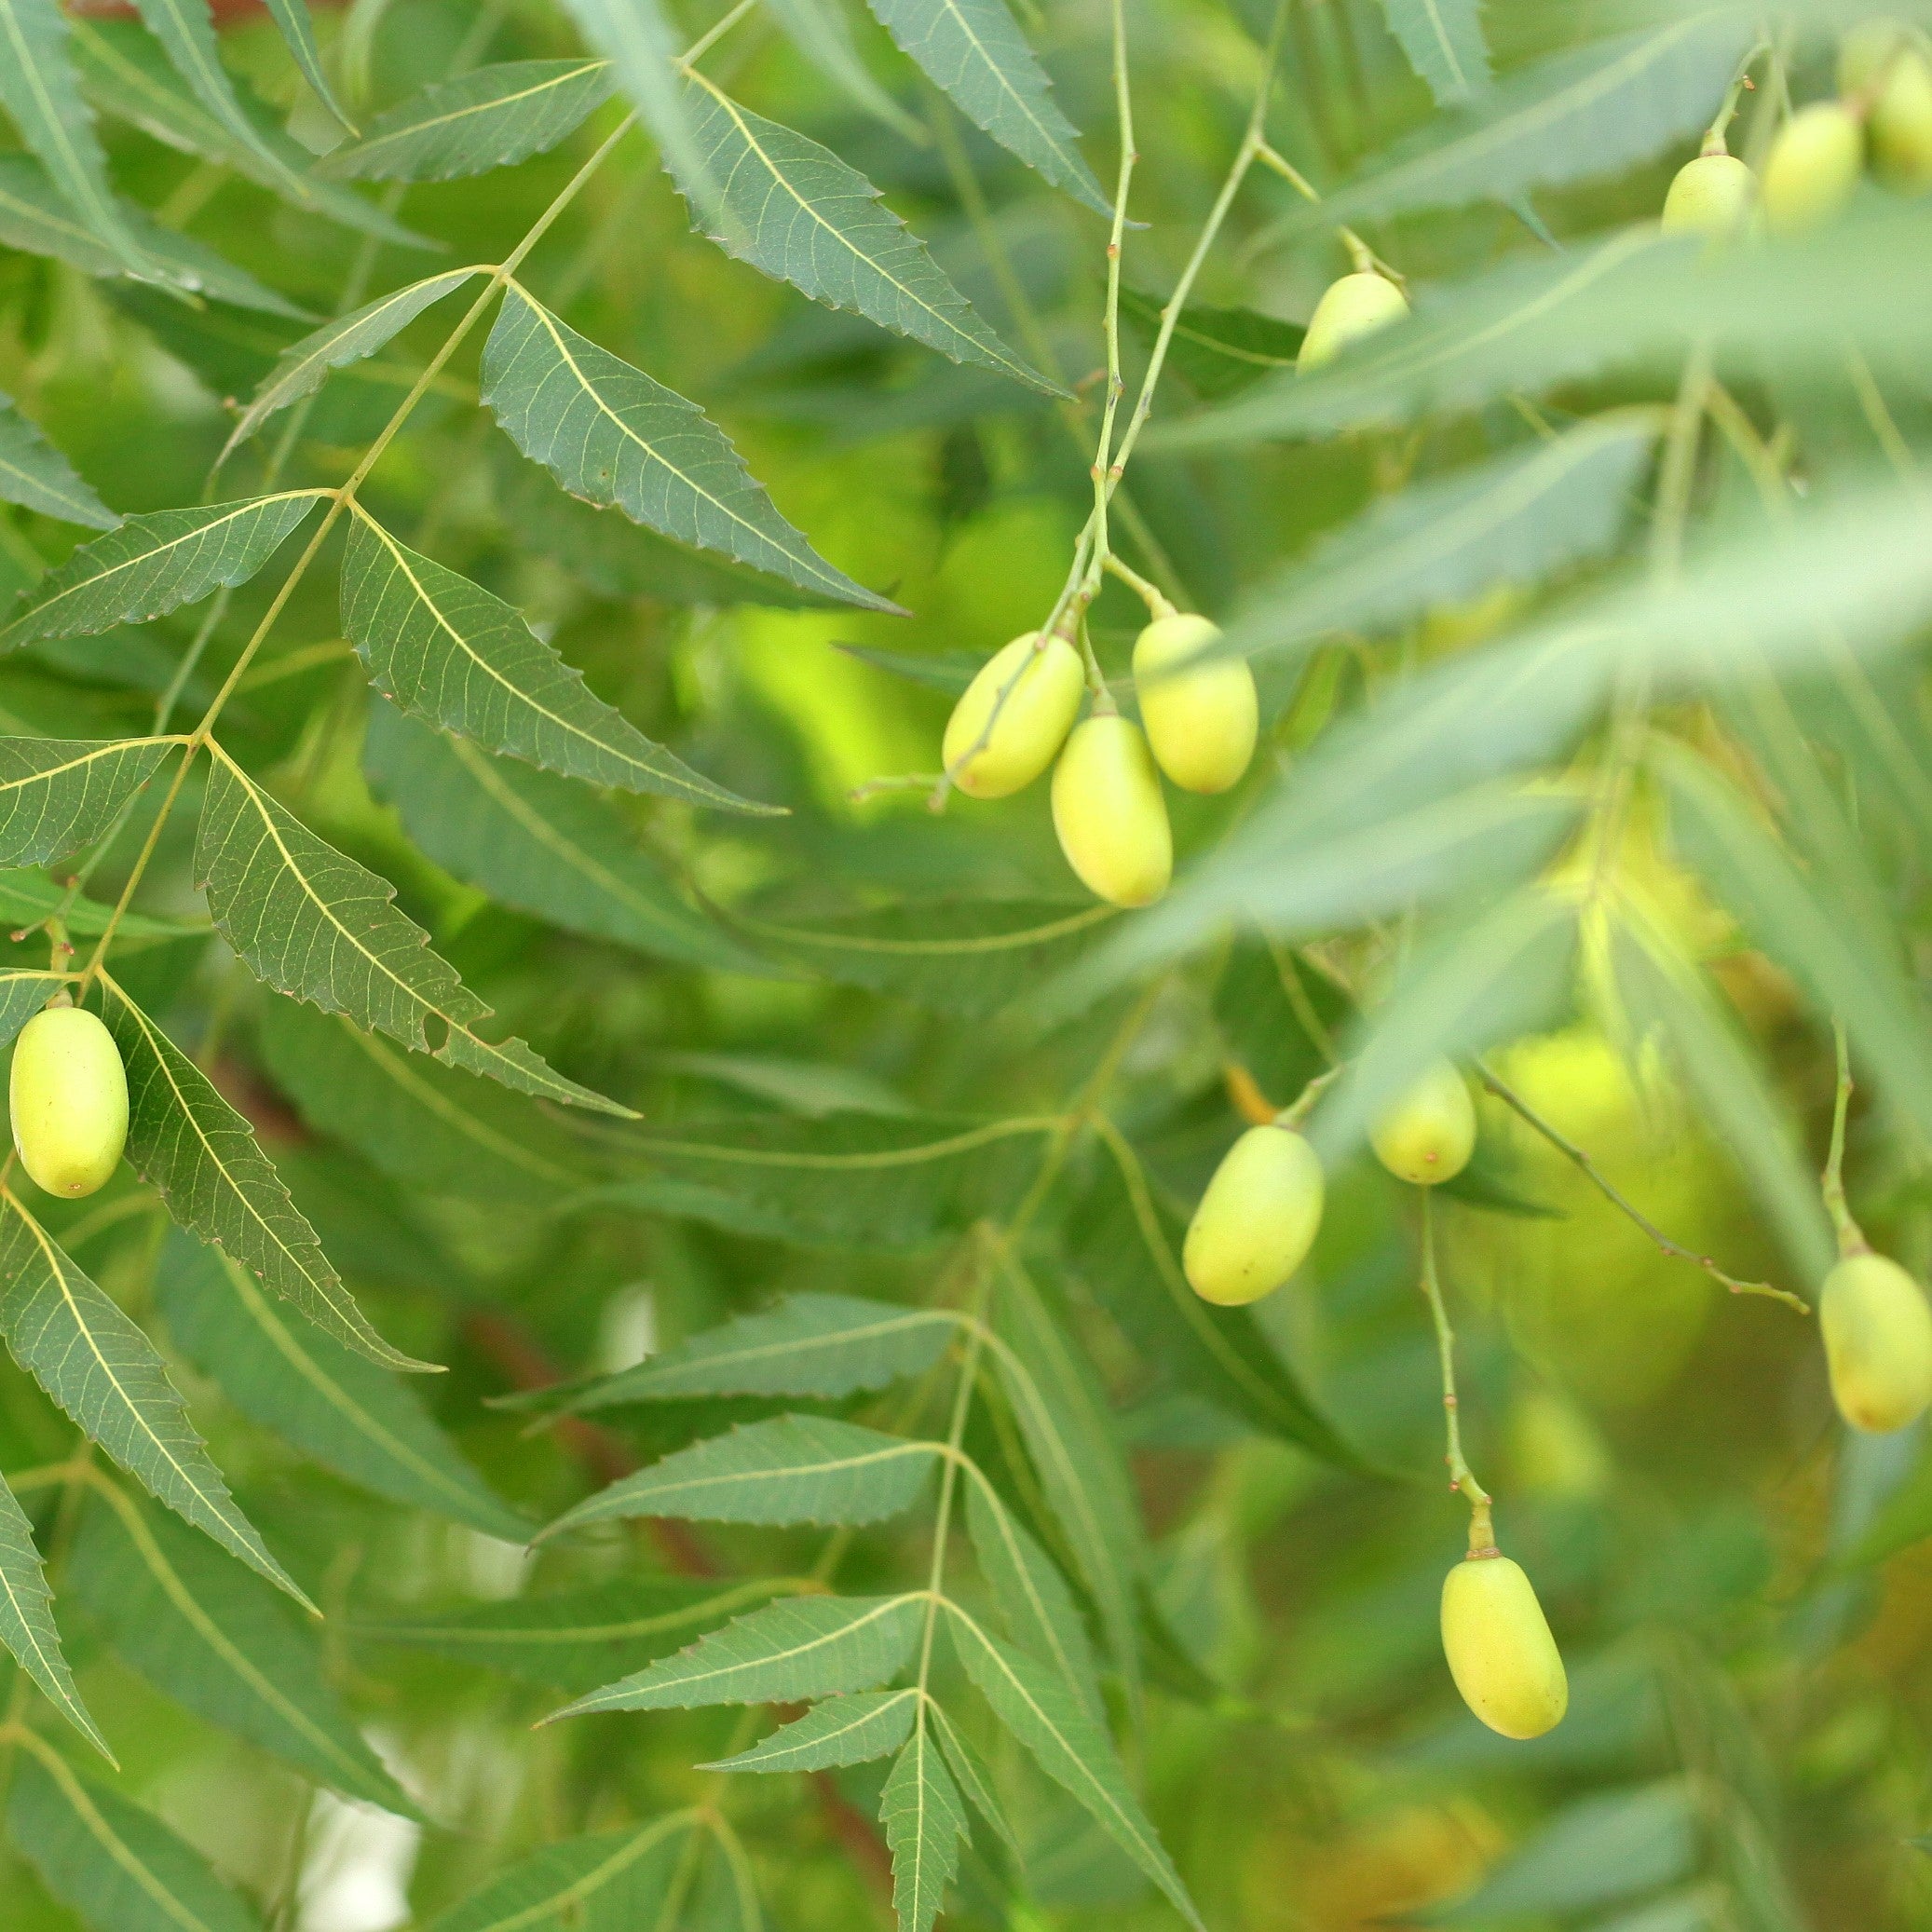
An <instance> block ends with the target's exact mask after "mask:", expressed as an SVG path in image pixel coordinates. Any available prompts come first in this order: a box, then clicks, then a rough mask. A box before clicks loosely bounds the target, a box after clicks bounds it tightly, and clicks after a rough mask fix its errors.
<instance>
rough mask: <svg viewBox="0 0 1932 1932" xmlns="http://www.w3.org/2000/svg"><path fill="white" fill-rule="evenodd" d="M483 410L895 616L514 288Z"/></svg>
mask: <svg viewBox="0 0 1932 1932" xmlns="http://www.w3.org/2000/svg"><path fill="white" fill-rule="evenodd" d="M613 4H615V0H613ZM483 401H484V402H485V403H486V404H487V405H488V406H489V407H490V409H491V410H492V411H493V412H494V413H495V415H496V417H497V421H498V422H499V423H500V424H501V425H502V426H503V429H504V430H505V432H506V433H507V434H508V435H509V437H510V441H511V442H514V443H515V444H516V446H517V447H518V448H519V449H520V450H522V451H523V453H524V455H525V456H529V457H531V458H532V459H533V460H534V461H536V462H538V463H541V464H543V465H544V467H545V468H546V469H549V470H550V472H551V475H552V476H554V477H555V478H556V479H557V481H558V482H559V483H562V484H563V486H564V487H565V489H566V490H568V491H569V492H570V493H571V495H572V496H575V497H582V498H583V499H584V500H585V501H586V502H588V503H600V504H604V505H606V506H612V507H615V508H617V509H619V510H622V511H623V512H624V514H625V515H626V516H627V517H629V518H630V519H631V520H632V522H633V523H637V524H647V525H648V526H649V527H650V528H651V529H653V530H659V531H661V532H662V533H663V534H664V535H665V536H666V537H675V538H677V539H678V540H679V541H680V542H683V543H689V544H695V545H696V546H697V547H698V548H699V549H700V550H710V551H719V552H721V553H722V554H723V555H725V556H728V557H735V558H737V559H738V561H739V562H740V563H742V564H749V565H752V566H753V567H754V568H755V569H759V570H767V571H769V572H770V573H771V574H772V575H773V576H774V577H781V578H784V579H785V580H786V582H788V583H795V584H797V585H799V586H800V587H801V588H802V589H805V590H809V591H816V592H821V593H823V595H826V596H829V597H834V598H837V599H838V600H839V601H840V602H842V603H846V604H856V605H860V606H861V607H862V608H864V609H866V610H889V611H890V610H897V608H898V606H897V605H894V604H892V603H891V602H890V601H889V600H888V599H886V598H884V597H879V596H876V595H874V593H873V592H870V591H868V590H866V589H865V588H864V585H862V584H857V583H854V582H853V581H852V579H851V578H849V577H847V576H846V575H845V573H844V572H843V571H841V570H835V569H834V568H833V567H832V565H829V564H828V563H826V562H825V560H824V559H823V557H821V556H820V555H819V553H818V552H817V551H815V550H813V549H812V547H811V545H810V543H808V542H807V541H806V540H805V538H804V537H801V536H800V535H799V534H798V532H797V531H796V530H795V529H793V528H792V526H791V524H788V523H786V522H785V520H784V519H783V518H782V516H780V515H779V513H778V511H777V510H774V509H773V508H772V507H771V499H770V498H769V497H768V496H767V495H766V494H765V492H764V489H763V488H762V487H761V486H760V485H759V484H758V483H756V482H755V481H754V479H753V477H752V475H751V472H750V471H749V470H747V469H745V467H744V464H743V462H742V460H741V459H740V457H739V455H738V452H737V451H736V450H735V449H733V448H732V447H731V444H730V442H728V439H727V438H726V436H725V434H724V432H723V431H722V430H721V429H718V428H717V427H716V425H715V424H714V423H712V422H711V421H710V420H709V419H708V418H707V417H706V416H705V415H704V413H703V412H702V411H701V409H699V407H698V406H697V404H696V403H693V402H687V401H685V399H684V398H683V397H682V396H679V395H677V394H675V393H674V392H673V391H672V390H670V389H667V388H664V386H663V385H662V384H661V383H657V382H653V381H652V380H651V378H650V377H649V376H647V375H646V374H644V372H643V371H642V370H641V369H633V368H632V367H631V365H630V364H629V363H628V362H624V361H619V359H618V358H617V357H616V356H613V355H611V354H610V353H609V352H608V351H607V350H605V349H601V348H599V347H597V345H596V344H595V343H594V342H592V341H589V340H588V339H587V338H585V337H584V336H581V335H579V334H578V333H577V331H576V330H575V329H572V328H570V327H569V326H568V325H567V324H565V323H564V322H561V321H559V320H557V319H556V317H554V316H552V315H551V314H550V313H549V312H548V311H547V310H545V309H543V308H542V307H540V306H538V305H537V303H536V302H534V301H533V300H532V299H531V298H530V297H529V296H528V295H526V294H525V293H524V291H523V290H522V289H521V288H519V287H518V286H517V285H516V284H515V283H514V282H512V283H511V284H510V286H509V287H508V288H507V289H506V290H505V291H504V296H503V309H502V312H501V314H499V315H498V316H497V324H496V327H495V328H493V329H492V330H491V331H490V339H489V342H488V343H487V344H486V345H485V347H484V349H483ZM4 634H5V633H0V636H4Z"/></svg>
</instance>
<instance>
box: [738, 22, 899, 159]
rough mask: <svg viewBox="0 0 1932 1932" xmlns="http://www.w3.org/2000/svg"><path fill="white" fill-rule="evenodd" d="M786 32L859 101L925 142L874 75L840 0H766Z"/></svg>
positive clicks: (879, 117)
mask: <svg viewBox="0 0 1932 1932" xmlns="http://www.w3.org/2000/svg"><path fill="white" fill-rule="evenodd" d="M766 4H767V7H768V9H769V12H770V14H771V16H772V18H773V19H774V20H777V22H778V24H779V28H780V31H781V32H782V33H783V34H784V36H785V38H786V39H787V40H789V41H790V42H791V43H792V45H793V46H794V47H795V48H797V49H798V51H799V52H800V53H801V54H803V55H804V56H805V58H806V59H807V60H808V61H810V62H811V64H812V65H813V66H814V67H816V68H817V69H818V70H819V72H820V73H821V74H823V75H824V76H825V78H826V79H827V80H829V81H830V82H831V83H832V85H833V86H834V87H836V88H839V89H840V90H841V91H842V92H843V93H844V94H845V95H846V97H847V98H848V99H849V100H850V102H852V103H853V104H854V105H855V106H857V107H860V108H863V109H864V112H865V113H867V114H869V115H870V116H872V117H873V118H874V119H875V120H878V121H882V122H884V123H885V125H886V126H887V127H889V128H891V129H894V130H895V131H896V132H898V133H900V134H903V135H904V136H905V138H906V140H908V141H910V142H913V143H916V144H918V145H919V146H921V147H923V146H924V145H925V143H926V141H927V139H928V136H927V133H926V130H925V129H924V128H922V127H921V126H920V125H919V124H918V121H916V120H915V119H914V118H913V117H912V116H911V115H909V114H907V113H906V111H905V109H904V108H903V107H901V106H900V105H899V103H898V102H896V101H895V100H893V99H892V97H891V95H890V94H889V93H887V92H886V90H885V89H884V88H882V87H880V86H879V84H878V81H876V80H874V79H873V77H872V70H871V69H870V68H869V67H867V66H866V64H865V62H864V58H863V57H862V56H861V54H860V52H859V49H858V47H857V45H856V44H855V43H854V41H853V39H852V30H851V25H850V21H849V20H847V19H846V14H845V9H844V7H841V6H840V5H838V0H766Z"/></svg>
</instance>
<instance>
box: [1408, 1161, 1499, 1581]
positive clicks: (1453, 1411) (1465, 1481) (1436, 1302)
mask: <svg viewBox="0 0 1932 1932" xmlns="http://www.w3.org/2000/svg"><path fill="white" fill-rule="evenodd" d="M1421 1193H1422V1299H1424V1300H1425V1301H1427V1302H1428V1304H1429V1319H1430V1320H1431V1322H1433V1323H1434V1324H1435V1356H1436V1360H1437V1362H1438V1363H1439V1364H1440V1365H1441V1368H1442V1419H1443V1428H1444V1433H1445V1435H1446V1436H1447V1438H1448V1442H1449V1447H1448V1449H1447V1450H1446V1452H1445V1453H1444V1456H1443V1461H1444V1462H1445V1463H1448V1464H1449V1488H1450V1489H1452V1490H1459V1491H1460V1492H1461V1494H1462V1496H1463V1500H1464V1501H1465V1502H1466V1503H1468V1504H1469V1554H1470V1555H1471V1556H1485V1555H1494V1553H1495V1548H1496V1531H1495V1528H1494V1526H1493V1525H1492V1523H1491V1522H1490V1500H1491V1499H1490V1492H1489V1491H1488V1490H1486V1489H1484V1488H1483V1486H1482V1485H1481V1484H1480V1483H1479V1482H1477V1481H1476V1472H1475V1471H1474V1470H1473V1469H1471V1468H1470V1466H1469V1463H1468V1459H1467V1458H1466V1457H1465V1456H1464V1455H1463V1422H1462V1407H1463V1405H1462V1398H1461V1397H1460V1396H1459V1395H1457V1394H1456V1331H1455V1330H1454V1329H1453V1328H1452V1327H1450V1326H1449V1309H1448V1307H1447V1306H1446V1305H1445V1304H1444V1301H1443V1299H1442V1283H1441V1281H1440V1280H1439V1279H1438V1277H1437V1275H1436V1272H1435V1207H1434V1201H1435V1189H1433V1188H1423V1189H1422V1190H1421Z"/></svg>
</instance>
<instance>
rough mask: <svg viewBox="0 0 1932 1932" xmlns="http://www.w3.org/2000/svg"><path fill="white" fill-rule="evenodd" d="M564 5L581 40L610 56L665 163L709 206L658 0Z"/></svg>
mask: <svg viewBox="0 0 1932 1932" xmlns="http://www.w3.org/2000/svg"><path fill="white" fill-rule="evenodd" d="M564 5H565V9H566V11H568V13H569V14H570V16H571V18H572V19H573V20H576V22H577V24H578V30H579V31H580V32H581V33H582V34H583V36H584V38H585V39H586V40H588V41H589V42H590V43H591V45H592V47H594V48H596V49H597V50H598V52H600V53H602V54H605V55H606V56H607V57H608V58H609V61H610V63H611V66H612V67H613V69H614V70H615V71H616V74H617V77H618V81H619V85H620V86H621V87H622V88H623V90H624V92H625V93H626V94H627V95H629V96H630V99H631V104H632V105H633V107H634V108H635V109H636V110H637V117H638V119H639V120H641V121H642V122H643V123H644V125H645V126H646V128H647V129H649V130H650V133H651V136H652V138H653V139H654V140H655V141H656V142H657V143H658V146H659V148H660V151H661V152H662V154H663V157H664V164H665V166H666V167H667V168H669V169H671V170H673V173H675V174H676V175H677V177H678V178H679V180H680V181H683V180H686V179H687V178H688V181H689V183H690V184H691V185H692V186H695V187H696V188H697V189H698V190H699V194H698V199H699V201H700V203H701V205H702V206H704V207H707V208H708V207H709V206H710V205H711V203H712V202H713V201H714V198H715V197H716V192H717V190H716V184H715V183H714V182H711V181H710V180H709V179H708V175H707V170H706V167H705V163H704V159H703V155H702V152H701V149H700V147H699V145H698V141H697V137H696V135H695V133H694V132H693V130H692V128H691V117H690V107H689V103H688V102H687V100H686V98H685V91H684V89H683V88H681V87H680V86H679V85H678V80H677V43H676V41H675V40H674V39H673V37H672V35H673V26H672V22H671V20H670V19H669V17H668V16H667V15H666V13H665V12H664V9H663V8H662V7H660V5H659V4H658V0H564ZM686 192H687V193H689V192H690V188H689V187H687V190H686Z"/></svg>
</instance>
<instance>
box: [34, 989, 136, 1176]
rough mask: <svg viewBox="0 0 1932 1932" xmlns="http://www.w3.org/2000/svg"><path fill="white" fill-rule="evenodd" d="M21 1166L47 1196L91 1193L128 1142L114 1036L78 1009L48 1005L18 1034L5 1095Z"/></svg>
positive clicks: (124, 1089)
mask: <svg viewBox="0 0 1932 1932" xmlns="http://www.w3.org/2000/svg"><path fill="white" fill-rule="evenodd" d="M8 1105H9V1106H10V1108H11V1109H12V1113H13V1144H14V1146H15V1148H16V1149H18V1150H19V1151H20V1165H21V1166H22V1167H24V1168H25V1169H26V1170H27V1172H28V1173H29V1174H30V1175H32V1176H33V1177H34V1183H35V1184H36V1185H37V1186H39V1187H43V1188H45V1189H46V1190H47V1191H48V1193H49V1194H65V1195H67V1196H68V1197H69V1198H70V1199H71V1198H73V1197H74V1196H75V1195H79V1194H91V1193H92V1192H93V1191H94V1190H95V1189H96V1188H98V1187H100V1186H101V1185H102V1182H104V1181H105V1180H106V1179H107V1177H108V1176H109V1175H111V1174H112V1173H113V1172H114V1170H115V1168H116V1166H117V1165H118V1164H119V1163H120V1158H121V1148H122V1146H123V1145H124V1143H125V1142H126V1140H127V1138H128V1076H127V1074H126V1073H125V1072H124V1071H123V1070H122V1068H121V1055H120V1050H119V1049H118V1048H117V1047H116V1045H115V1043H114V1036H113V1035H112V1034H111V1033H110V1032H109V1031H108V1030H107V1028H106V1027H103V1026H102V1024H101V1022H100V1021H99V1020H98V1019H96V1018H95V1017H94V1015H93V1014H90V1013H88V1012H85V1011H84V1010H83V1009H81V1008H80V1007H78V1006H50V1007H48V1009H47V1010H46V1012H44V1013H36V1014H34V1017H33V1018H32V1019H31V1020H29V1021H28V1022H27V1024H26V1025H25V1026H24V1027H21V1029H20V1039H19V1041H17V1042H16V1044H15V1046H14V1050H13V1077H12V1081H11V1082H10V1085H9V1089H8Z"/></svg>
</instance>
